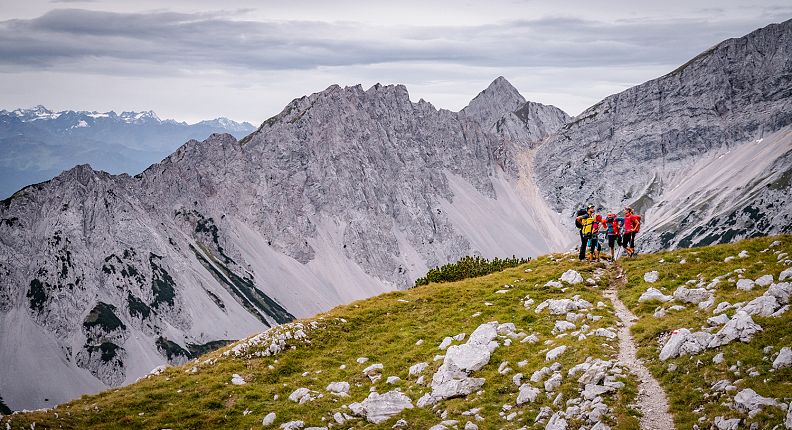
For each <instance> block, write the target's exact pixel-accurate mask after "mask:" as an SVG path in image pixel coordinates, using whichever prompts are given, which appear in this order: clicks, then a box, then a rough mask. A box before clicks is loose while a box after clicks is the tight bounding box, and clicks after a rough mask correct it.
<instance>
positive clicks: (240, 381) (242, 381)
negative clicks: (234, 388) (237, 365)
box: [231, 373, 246, 385]
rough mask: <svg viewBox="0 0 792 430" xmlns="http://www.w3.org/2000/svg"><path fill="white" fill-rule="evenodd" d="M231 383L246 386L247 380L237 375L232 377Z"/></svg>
mask: <svg viewBox="0 0 792 430" xmlns="http://www.w3.org/2000/svg"><path fill="white" fill-rule="evenodd" d="M231 383H232V384H234V385H245V384H246V382H245V379H244V378H242V377H241V376H239V375H237V374H236V373H234V374H233V375H231Z"/></svg>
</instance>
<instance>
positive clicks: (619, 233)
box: [575, 205, 641, 261]
mask: <svg viewBox="0 0 792 430" xmlns="http://www.w3.org/2000/svg"><path fill="white" fill-rule="evenodd" d="M594 212H595V209H594V205H588V207H587V208H586V209H585V210H584V209H581V210H580V211H578V213H577V216H576V218H575V226H576V227H577V228H578V230H580V255H579V258H580V260H581V261H582V260H586V259H588V261H594V260H597V261H599V259H600V253H601V252H602V242H603V241H604V240H605V238H607V240H608V247H610V257H611V260H613V259H615V258H616V257H617V255H616V248H617V247H620V248H621V247H623V248H624V252H625V254H627V256H629V257H632V256H634V255H635V235H636V234H638V232H639V231H641V216H640V215H636V214H635V213H634V212H633V209H632V208H631V207H629V206H627V207H626V208H624V216H618V214H615V213H612V212H608V214H607V215H606V216H605V217H604V218H603V217H602V215H600V214H595V213H594ZM586 250H588V251H589V252H588V256H586Z"/></svg>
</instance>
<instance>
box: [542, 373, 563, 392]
mask: <svg viewBox="0 0 792 430" xmlns="http://www.w3.org/2000/svg"><path fill="white" fill-rule="evenodd" d="M563 379H564V377H563V376H561V374H560V373H553V376H551V377H549V378H548V379H547V381H545V382H544V389H545V391H547V392H553V391H555V390H556V389H557V388H558V387H559V386H561V382H562V381H563Z"/></svg>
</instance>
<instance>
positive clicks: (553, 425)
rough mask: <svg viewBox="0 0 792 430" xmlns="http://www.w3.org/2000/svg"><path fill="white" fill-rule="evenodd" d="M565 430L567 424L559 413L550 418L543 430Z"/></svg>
mask: <svg viewBox="0 0 792 430" xmlns="http://www.w3.org/2000/svg"><path fill="white" fill-rule="evenodd" d="M566 429H567V422H566V420H565V419H564V417H563V416H562V415H561V412H556V413H554V414H553V416H552V417H550V420H549V421H548V422H547V425H546V426H545V430H566Z"/></svg>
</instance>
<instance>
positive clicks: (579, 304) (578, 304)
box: [534, 298, 593, 315]
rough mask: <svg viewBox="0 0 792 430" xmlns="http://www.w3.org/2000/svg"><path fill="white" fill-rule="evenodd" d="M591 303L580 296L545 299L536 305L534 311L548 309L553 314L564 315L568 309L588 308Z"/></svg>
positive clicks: (538, 311)
mask: <svg viewBox="0 0 792 430" xmlns="http://www.w3.org/2000/svg"><path fill="white" fill-rule="evenodd" d="M591 307H593V305H592V304H591V303H589V302H587V301H586V300H583V299H580V298H573V299H547V300H545V301H543V302H542V303H540V304H539V305H538V306H536V309H535V310H534V312H536V313H540V312H542V311H543V310H545V309H548V310H549V311H550V313H551V314H553V315H564V314H566V313H567V312H570V311H577V310H581V309H589V308H591Z"/></svg>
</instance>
